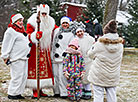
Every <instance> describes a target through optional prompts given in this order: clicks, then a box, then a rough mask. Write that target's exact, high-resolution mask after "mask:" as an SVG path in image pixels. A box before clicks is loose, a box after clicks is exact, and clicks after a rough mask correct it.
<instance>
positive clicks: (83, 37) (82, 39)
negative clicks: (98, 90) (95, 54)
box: [76, 27, 95, 100]
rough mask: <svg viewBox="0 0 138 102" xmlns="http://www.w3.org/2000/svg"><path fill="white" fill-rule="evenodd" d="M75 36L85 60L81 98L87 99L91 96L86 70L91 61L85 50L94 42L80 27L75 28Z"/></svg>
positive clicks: (87, 70)
mask: <svg viewBox="0 0 138 102" xmlns="http://www.w3.org/2000/svg"><path fill="white" fill-rule="evenodd" d="M76 37H77V38H78V42H79V46H80V51H81V52H82V55H83V58H84V61H85V69H86V72H85V74H84V78H83V80H82V83H83V91H82V96H81V98H82V99H85V100H88V99H91V97H92V92H91V85H90V82H89V81H88V80H87V76H88V72H89V69H90V65H91V63H92V62H91V59H90V58H89V56H88V54H87V52H88V50H89V49H90V48H91V46H92V45H93V44H94V42H95V40H94V38H93V37H91V36H90V35H89V34H88V33H86V32H85V31H84V30H83V29H82V28H81V27H79V28H77V29H76Z"/></svg>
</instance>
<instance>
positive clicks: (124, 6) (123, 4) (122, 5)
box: [119, 0, 130, 11]
mask: <svg viewBox="0 0 138 102" xmlns="http://www.w3.org/2000/svg"><path fill="white" fill-rule="evenodd" d="M129 2H130V0H127V1H126V0H121V1H120V3H119V10H121V11H126V10H127V5H128V3H129Z"/></svg>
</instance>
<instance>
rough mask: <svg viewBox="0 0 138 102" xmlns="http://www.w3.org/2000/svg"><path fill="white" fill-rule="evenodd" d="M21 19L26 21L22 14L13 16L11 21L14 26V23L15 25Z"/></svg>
mask: <svg viewBox="0 0 138 102" xmlns="http://www.w3.org/2000/svg"><path fill="white" fill-rule="evenodd" d="M21 18H22V19H24V18H23V16H22V15H21V14H20V13H17V14H14V15H12V16H11V19H10V21H11V23H12V24H13V23H15V22H16V21H17V20H19V19H21Z"/></svg>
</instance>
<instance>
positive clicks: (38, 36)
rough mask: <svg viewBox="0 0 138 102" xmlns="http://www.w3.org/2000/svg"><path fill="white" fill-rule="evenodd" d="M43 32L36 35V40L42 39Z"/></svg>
mask: <svg viewBox="0 0 138 102" xmlns="http://www.w3.org/2000/svg"><path fill="white" fill-rule="evenodd" d="M42 33H43V32H42V31H38V32H37V33H36V39H41V38H42Z"/></svg>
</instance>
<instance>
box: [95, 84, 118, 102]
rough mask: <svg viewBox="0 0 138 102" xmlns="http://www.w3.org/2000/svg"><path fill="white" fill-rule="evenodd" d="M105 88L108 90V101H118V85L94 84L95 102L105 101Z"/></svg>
mask: <svg viewBox="0 0 138 102" xmlns="http://www.w3.org/2000/svg"><path fill="white" fill-rule="evenodd" d="M104 89H105V91H106V97H107V102H117V97H116V87H101V86H97V85H93V91H94V101H93V102H104Z"/></svg>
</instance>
